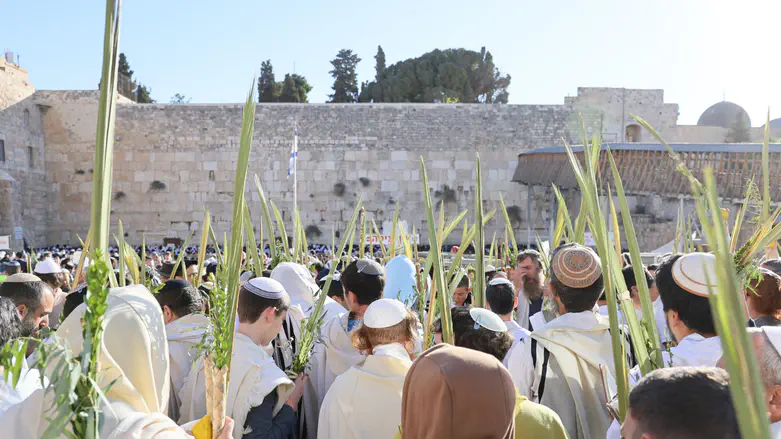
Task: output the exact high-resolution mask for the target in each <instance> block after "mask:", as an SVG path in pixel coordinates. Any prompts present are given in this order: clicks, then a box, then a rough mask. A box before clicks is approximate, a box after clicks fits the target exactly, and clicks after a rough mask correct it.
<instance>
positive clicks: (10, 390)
mask: <svg viewBox="0 0 781 439" xmlns="http://www.w3.org/2000/svg"><path fill="white" fill-rule="evenodd" d="M2 370H3V369H2V368H0V413H2V412H4V411H6V410H8V408H9V407H11V406H12V405H14V404H19V403H20V402H22V401H24V400H25V399H26V398H27V397H28V396H30V395H31V394H32V393H33V392H35V391H36V390H38V389H41V373H40V372H39V371H38V369H31V368H30V367H29V366H28V365H27V362H26V361H22V370H21V375H20V377H19V381H18V382H17V383H16V387H14V386H13V382H12V381H11V376H10V375H9V376H8V380H5V379H3V376H2V375H1V373H2ZM44 379H45V378H44ZM47 381H48V380H47Z"/></svg>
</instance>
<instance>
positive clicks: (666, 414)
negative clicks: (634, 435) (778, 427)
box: [629, 367, 740, 439]
mask: <svg viewBox="0 0 781 439" xmlns="http://www.w3.org/2000/svg"><path fill="white" fill-rule="evenodd" d="M728 381H729V375H728V374H727V372H726V371H724V370H723V369H719V368H716V367H672V368H664V369H657V370H655V371H653V372H651V373H649V374H648V375H646V376H645V377H643V379H641V380H640V382H638V383H637V386H635V387H634V388H633V389H632V391H631V392H630V393H629V412H630V414H631V416H632V417H633V418H634V419H635V420H636V421H637V426H638V429H639V431H638V433H649V434H652V435H654V436H655V437H663V438H665V439H684V438H686V439H696V438H708V439H733V438H735V439H737V438H740V431H739V429H738V421H737V416H736V415H735V409H734V407H733V405H732V399H731V397H730V392H729V382H728ZM638 437H639V435H638Z"/></svg>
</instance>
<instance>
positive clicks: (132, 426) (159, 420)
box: [0, 285, 190, 439]
mask: <svg viewBox="0 0 781 439" xmlns="http://www.w3.org/2000/svg"><path fill="white" fill-rule="evenodd" d="M84 309H85V306H84V305H83V304H82V305H80V306H79V307H77V308H76V309H75V310H74V311H73V313H72V314H71V315H70V316H68V318H66V319H65V321H63V324H62V325H60V328H59V329H58V330H57V335H58V336H59V337H61V338H62V339H63V340H64V341H65V342H66V343H67V344H68V346H70V348H71V350H72V351H73V354H74V355H79V354H80V353H81V350H82V346H83V338H82V336H81V331H82V328H81V318H82V316H83V315H84ZM104 322H105V333H104V337H103V346H102V349H101V354H100V362H101V364H102V365H103V375H102V376H101V381H100V383H99V384H100V385H101V386H104V387H105V386H107V385H108V383H113V385H112V386H111V388H110V389H109V390H108V391H107V392H106V394H105V395H106V398H107V399H108V401H109V405H108V406H103V407H101V410H102V411H103V414H104V418H103V421H104V423H103V425H102V426H101V432H100V433H101V434H100V437H101V438H107V439H173V438H177V439H181V438H190V436H189V435H188V434H186V433H185V431H184V430H183V429H181V428H179V427H178V426H177V425H176V423H174V422H173V421H172V420H170V419H168V418H167V417H166V416H165V415H164V413H165V411H166V405H167V398H168V394H169V385H170V378H169V376H168V349H167V343H166V341H165V329H164V323H163V316H162V312H161V310H160V305H159V304H158V303H157V300H155V299H154V297H153V296H152V295H151V294H150V293H149V292H148V291H147V290H146V288H144V287H143V286H140V285H133V286H130V287H125V288H117V289H112V290H111V291H110V293H109V296H108V310H107V311H106V315H105V317H104ZM54 396H55V395H54V392H52V391H48V392H47V391H45V390H43V389H39V390H36V391H35V392H33V393H32V394H31V395H30V396H29V397H28V398H27V399H25V400H24V401H22V402H21V403H19V404H16V405H14V406H12V407H10V408H9V409H8V410H7V411H6V412H5V413H4V414H2V416H0V425H2V431H3V437H9V438H11V437H12V438H14V439H38V438H40V437H41V435H42V434H43V432H44V431H45V430H46V428H47V427H48V424H49V423H48V421H47V420H46V419H47V418H53V416H54V415H55V412H54V411H53V410H56V408H55V407H54V404H53V398H54ZM61 437H63V438H64V437H66V436H65V435H64V434H62V435H61Z"/></svg>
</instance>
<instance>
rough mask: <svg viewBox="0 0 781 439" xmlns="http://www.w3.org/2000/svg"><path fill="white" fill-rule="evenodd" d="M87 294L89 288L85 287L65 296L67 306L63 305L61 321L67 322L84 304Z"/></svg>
mask: <svg viewBox="0 0 781 439" xmlns="http://www.w3.org/2000/svg"><path fill="white" fill-rule="evenodd" d="M86 293H87V286H86V285H84V286H83V287H82V288H81V289H78V290H74V291H72V292H70V293H69V294H68V295H67V296H65V304H64V305H62V314H60V320H63V321H64V320H65V319H66V318H67V317H68V316H69V315H70V314H71V313H72V312H73V310H74V309H76V307H78V306H79V305H81V304H82V303H84V295H85V294H86Z"/></svg>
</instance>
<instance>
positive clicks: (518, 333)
mask: <svg viewBox="0 0 781 439" xmlns="http://www.w3.org/2000/svg"><path fill="white" fill-rule="evenodd" d="M504 326H505V327H506V328H507V332H509V333H510V335H512V336H513V344H512V346H511V347H510V350H509V351H507V355H505V357H504V361H502V363H503V364H504V366H505V367H507V366H508V360H509V359H510V352H512V350H513V349H515V347H516V346H518V345H519V344H520V343H521V341H523V340H526V339H527V338H529V334H530V332H529V331H528V330H527V329H525V328H522V327H521V325H519V324H518V322H515V321H513V320H510V321H509V322H504Z"/></svg>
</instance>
